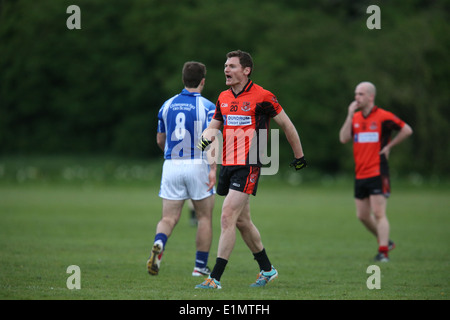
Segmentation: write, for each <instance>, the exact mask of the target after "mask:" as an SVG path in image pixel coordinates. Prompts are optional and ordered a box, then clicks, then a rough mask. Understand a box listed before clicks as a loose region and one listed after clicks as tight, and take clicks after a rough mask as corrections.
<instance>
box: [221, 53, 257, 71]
mask: <svg viewBox="0 0 450 320" xmlns="http://www.w3.org/2000/svg"><path fill="white" fill-rule="evenodd" d="M232 57H238V58H239V63H240V64H241V66H242V67H243V68H247V67H249V68H250V69H251V70H250V73H249V74H248V75H249V76H250V75H251V74H252V71H253V59H252V56H251V55H250V53H248V52H245V51H241V50H235V51H231V52H228V53H227V59H229V58H232Z"/></svg>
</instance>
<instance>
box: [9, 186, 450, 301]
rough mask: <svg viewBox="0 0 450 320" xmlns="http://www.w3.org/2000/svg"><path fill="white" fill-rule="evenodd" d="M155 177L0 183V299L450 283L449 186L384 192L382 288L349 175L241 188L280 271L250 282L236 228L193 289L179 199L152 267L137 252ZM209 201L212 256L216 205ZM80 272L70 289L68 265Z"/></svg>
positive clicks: (434, 290)
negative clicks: (127, 181) (220, 262)
mask: <svg viewBox="0 0 450 320" xmlns="http://www.w3.org/2000/svg"><path fill="white" fill-rule="evenodd" d="M157 192H158V189H157V187H156V186H145V185H139V186H129V185H127V186H125V185H123V186H120V185H116V186H94V185H91V186H89V185H84V186H83V185H70V184H63V183H61V184H48V185H45V184H24V185H20V184H4V185H0V246H1V260H0V268H1V272H0V299H13V300H22V299H49V300H56V299H58V300H60V299H62V300H66V299H70V300H72V299H76V300H78V299H95V300H97V299H105V300H110V299H119V300H129V299H133V300H134V299H137V300H143V299H144V300H153V299H158V300H161V299H162V300H272V299H275V300H304V299H308V300H310V299H312V300H335V299H338V300H350V299H352V300H353V299H357V300H372V299H377V300H378V299H381V300H399V299H402V300H422V299H426V300H428V299H433V300H447V299H449V294H450V291H449V289H450V272H449V271H450V233H449V231H450V230H449V227H450V215H449V214H450V197H449V190H439V189H437V188H435V189H432V190H430V189H426V188H407V189H401V188H400V189H398V190H395V191H394V193H393V195H392V197H391V199H390V200H389V203H388V216H389V219H390V222H391V236H392V239H393V240H394V241H395V242H396V244H397V248H396V249H395V250H394V251H392V252H391V255H390V257H391V262H389V263H385V264H379V265H380V268H381V289H379V290H377V289H373V290H369V289H368V288H367V285H366V281H367V279H368V277H369V276H370V274H368V273H367V272H366V270H367V267H368V266H370V265H373V264H374V262H373V261H372V259H373V257H374V255H375V254H376V250H377V244H376V241H375V239H374V238H373V237H372V236H371V235H370V234H369V233H368V232H367V231H366V230H365V229H364V228H363V226H362V225H361V224H360V222H359V221H357V219H356V217H355V214H354V203H353V198H352V190H351V185H349V186H345V187H339V188H336V187H310V188H307V187H306V186H304V185H300V186H297V187H289V188H288V187H282V186H279V185H272V184H271V183H266V184H264V182H263V183H262V185H261V187H260V190H259V191H258V195H257V196H256V197H252V198H251V207H252V216H253V219H254V222H255V224H256V225H257V226H258V228H259V230H260V232H261V234H262V238H263V242H264V244H265V247H266V250H267V252H268V254H269V257H270V259H271V260H272V263H273V264H274V265H275V266H276V268H277V269H278V271H279V278H278V279H277V280H276V281H274V282H273V283H271V284H270V285H268V286H267V287H265V288H262V289H261V288H259V289H254V288H249V287H248V285H249V284H250V283H252V282H253V281H254V280H255V279H256V275H257V272H258V269H257V264H256V262H255V261H254V260H253V257H252V255H251V254H250V252H249V251H248V249H247V247H246V246H245V245H244V243H243V241H242V239H241V238H240V237H239V236H238V240H237V242H236V247H235V249H234V251H233V254H232V256H231V259H230V262H229V264H228V266H227V268H226V271H225V274H224V275H223V277H222V287H223V289H222V290H219V291H206V292H205V291H201V290H195V289H194V286H195V285H196V284H198V283H200V282H201V281H202V280H203V279H202V278H194V277H192V276H191V272H192V268H193V263H194V254H195V243H194V239H195V230H196V229H195V228H194V227H191V226H190V225H189V223H188V214H187V209H185V212H184V214H183V217H182V218H181V220H180V223H179V224H178V225H177V227H176V229H175V232H174V234H173V236H172V237H171V238H170V239H169V242H168V244H167V248H166V252H165V256H164V259H163V262H162V269H161V271H160V275H158V276H156V277H155V276H149V275H148V274H147V271H146V260H147V258H148V254H149V250H150V248H151V244H152V241H153V237H154V231H155V226H156V223H157V221H158V220H159V218H160V212H161V201H160V199H159V198H158V196H157ZM222 201H223V198H222V197H217V201H216V207H215V210H214V241H213V246H212V251H211V254H210V260H209V266H210V267H211V268H212V266H213V265H214V261H215V257H216V252H217V241H218V237H219V233H220V208H221V204H222ZM70 265H77V266H79V267H80V271H81V289H80V290H76V289H74V290H69V289H68V288H67V285H66V281H67V279H68V277H69V276H70V275H71V274H70V273H67V272H66V271H67V268H68V266H70Z"/></svg>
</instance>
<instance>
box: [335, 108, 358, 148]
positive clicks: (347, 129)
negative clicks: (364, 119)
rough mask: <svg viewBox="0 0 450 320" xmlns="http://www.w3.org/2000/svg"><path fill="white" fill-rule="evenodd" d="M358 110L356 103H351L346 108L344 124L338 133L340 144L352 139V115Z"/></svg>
mask: <svg viewBox="0 0 450 320" xmlns="http://www.w3.org/2000/svg"><path fill="white" fill-rule="evenodd" d="M358 108H359V104H358V102H356V101H353V102H352V103H350V105H349V106H348V113H347V118H345V122H344V124H343V125H342V128H341V130H340V131H339V141H341V143H347V142H349V141H350V140H351V139H352V119H353V114H354V113H355V111H356V110H357V109H358Z"/></svg>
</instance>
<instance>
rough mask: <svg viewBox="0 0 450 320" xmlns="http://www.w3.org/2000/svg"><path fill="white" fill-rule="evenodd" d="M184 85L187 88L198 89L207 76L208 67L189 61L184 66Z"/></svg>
mask: <svg viewBox="0 0 450 320" xmlns="http://www.w3.org/2000/svg"><path fill="white" fill-rule="evenodd" d="M182 74H183V76H182V78H183V83H184V85H185V86H186V87H187V88H197V87H198V85H199V84H200V81H202V79H203V78H204V77H205V75H206V66H205V65H204V64H203V63H201V62H197V61H188V62H186V63H185V64H184V66H183V73H182Z"/></svg>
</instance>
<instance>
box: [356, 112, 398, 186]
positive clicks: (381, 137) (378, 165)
mask: <svg viewBox="0 0 450 320" xmlns="http://www.w3.org/2000/svg"><path fill="white" fill-rule="evenodd" d="M404 125H405V122H404V121H402V120H400V119H399V118H398V117H397V116H396V115H394V114H393V113H391V112H389V111H386V110H383V109H381V108H378V107H377V106H374V107H373V108H372V110H371V112H370V114H369V115H368V116H367V117H364V116H363V114H362V111H358V112H356V113H355V114H354V115H353V121H352V136H353V156H354V159H355V173H356V179H366V178H370V177H375V176H379V175H389V168H388V163H387V159H386V157H385V156H384V155H380V151H381V149H383V147H384V146H386V145H387V144H388V143H389V141H390V139H391V134H392V132H393V131H396V130H400V129H401V128H403V126H404Z"/></svg>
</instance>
